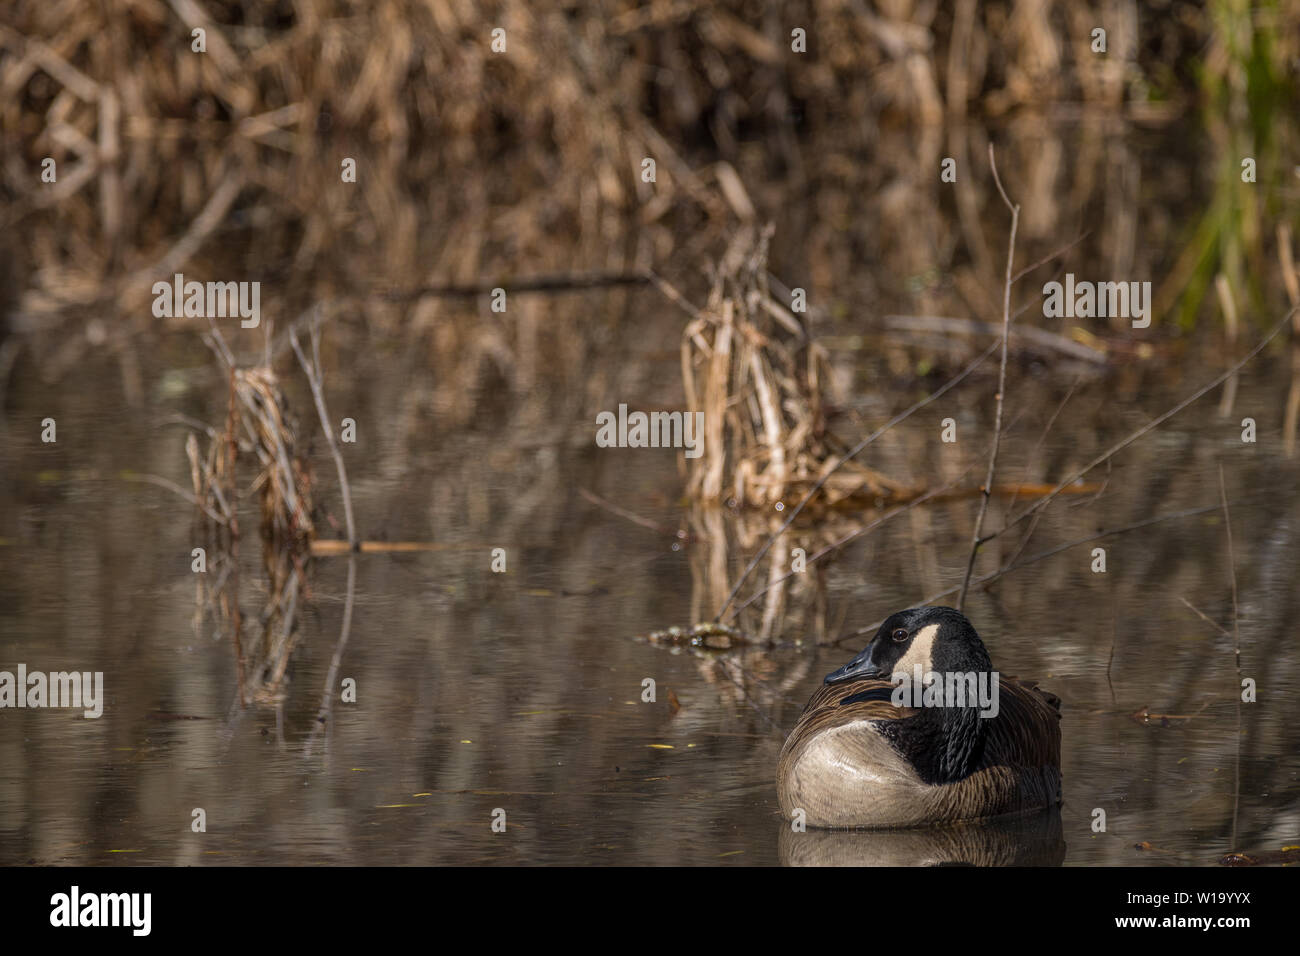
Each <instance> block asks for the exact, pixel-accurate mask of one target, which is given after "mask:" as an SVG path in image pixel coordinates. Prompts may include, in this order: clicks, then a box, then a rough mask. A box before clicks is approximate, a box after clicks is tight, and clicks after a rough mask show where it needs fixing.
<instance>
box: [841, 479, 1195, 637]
mask: <svg viewBox="0 0 1300 956" xmlns="http://www.w3.org/2000/svg"><path fill="white" fill-rule="evenodd" d="M1218 509H1219V506H1218V505H1208V506H1206V507H1201V508H1188V509H1185V510H1183V511H1175V512H1172V513H1170V514H1166V515H1156V516H1155V517H1154V518H1147V519H1145V520H1143V521H1137V522H1134V523H1133V524H1129V525H1124V526H1123V527H1121V528H1107V529H1106V530H1104V531H1098V532H1095V533H1094V534H1090V535H1088V536H1087V537H1086V538H1076V539H1075V540H1073V541H1067V542H1066V543H1065V544H1060V545H1057V546H1056V547H1054V548H1049V549H1047V550H1046V551H1039V552H1038V553H1037V554H1032V555H1030V556H1029V557H1027V558H1024V559H1023V560H1020V561H1017V562H1016V563H1014V564H1008V565H1005V566H1003V567H1001V568H999V569H998V570H996V571H990V572H989V573H988V574H985V575H982V576H981V577H978V578H976V579H975V580H974V581H972V582H971V584H973V585H975V586H976V587H983V586H985V585H989V584H992V583H993V582H994V581H997V580H998V579H1000V578H1002V577H1005V576H1006V575H1008V574H1010V573H1011V572H1012V571H1017V570H1019V569H1020V568H1024V567H1028V566H1029V565H1031V564H1037V563H1038V562H1039V561H1045V560H1047V559H1048V558H1050V557H1054V556H1055V555H1058V554H1060V553H1061V552H1062V551H1068V550H1070V549H1071V548H1077V547H1078V546H1079V545H1081V544H1089V543H1090V542H1093V541H1097V540H1098V539H1100V538H1108V537H1110V536H1111V535H1116V534H1128V533H1129V532H1130V531H1140V530H1142V529H1143V528H1149V527H1150V526H1151V525H1154V524H1161V523H1162V522H1165V521H1175V520H1177V519H1179V518H1191V517H1194V516H1196V515H1203V514H1208V513H1209V512H1211V511H1217V510H1218ZM957 591H958V587H957V586H956V585H954V586H953V587H950V588H946V589H945V590H943V591H939V592H937V593H935V594H931V595H930V596H929V597H926V598H924V599H922V600H921V601H918V602H917V603H916V604H915V605H913V606H914V607H923V606H925V605H927V604H933V603H934V602H935V601H937V600H939V599H940V598H945V597H947V596H948V595H950V594H956V593H957ZM884 622H885V619H884V618H881V619H880V620H879V621H876V622H875V623H874V624H869V625H867V626H866V627H860V628H858V629H857V630H854V631H850V632H849V633H848V634H844V635H842V636H840V637H838V638H836V639H835V640H834V641H832V642H831V643H832V644H842V643H843V642H844V641H846V640H848V639H849V638H852V637H861V636H862V635H863V634H869V633H872V632H874V631H875V630H876V629H877V628H879V627H880V625H881V624H883V623H884Z"/></svg>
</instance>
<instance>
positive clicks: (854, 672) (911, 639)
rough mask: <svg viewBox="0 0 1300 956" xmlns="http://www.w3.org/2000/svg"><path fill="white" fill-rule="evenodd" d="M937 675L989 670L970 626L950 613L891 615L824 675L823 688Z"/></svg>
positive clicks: (914, 610) (937, 609)
mask: <svg viewBox="0 0 1300 956" xmlns="http://www.w3.org/2000/svg"><path fill="white" fill-rule="evenodd" d="M918 664H919V665H920V667H921V671H922V673H929V672H930V671H936V672H939V673H945V672H961V673H967V672H974V673H988V672H990V671H992V669H993V664H992V662H991V661H990V660H989V652H988V651H987V650H985V648H984V642H983V641H981V640H980V636H979V634H977V633H976V632H975V628H974V627H973V626H971V622H970V621H968V620H966V618H965V616H964V615H963V614H962V613H961V612H960V611H957V610H954V609H953V608H950V607H914V608H908V609H907V610H906V611H899V612H898V613H897V614H891V615H890V616H889V617H887V618H886V619H885V622H884V623H883V624H881V625H880V630H878V631H876V636H875V637H873V638H872V639H871V643H870V644H868V645H867V646H866V648H865V649H864V650H863V651H862V653H860V654H858V655H857V656H856V657H854V658H853V660H851V661H849V662H848V663H847V664H845V665H844V666H843V667H841V668H839V669H838V670H834V671H831V673H829V674H827V675H826V683H827V684H842V683H845V682H846V681H851V680H863V679H865V678H878V679H881V680H889V679H890V678H891V677H892V676H893V675H894V674H897V673H905V674H907V675H908V677H911V676H912V674H913V672H914V669H915V667H916V665H918Z"/></svg>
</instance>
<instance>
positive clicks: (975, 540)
mask: <svg viewBox="0 0 1300 956" xmlns="http://www.w3.org/2000/svg"><path fill="white" fill-rule="evenodd" d="M989 167H990V168H991V169H992V170H993V181H994V182H995V183H997V187H998V192H999V193H1001V194H1002V201H1003V202H1004V203H1006V204H1007V208H1008V209H1010V210H1011V234H1010V237H1009V238H1008V239H1007V278H1006V282H1005V283H1004V284H1003V287H1002V361H1001V363H1000V364H999V366H998V394H997V411H996V412H995V413H994V416H993V447H992V448H991V449H989V470H988V476H987V477H986V478H985V479H984V494H983V496H982V497H981V498H980V510H979V514H978V515H977V516H976V518H975V530H974V531H973V532H972V533H971V538H970V557H969V558H968V559H967V560H966V576H965V577H964V578H962V582H961V592H960V593H959V594H958V595H957V610H959V611H960V610H961V609H962V607H963V606H964V605H965V603H966V589H967V588H969V587H970V576H971V574H972V573H973V572H974V570H975V556H976V555H977V554H979V550H980V532H981V531H982V530H983V529H984V515H985V514H986V513H987V512H988V510H989V497H990V496H991V495H992V494H993V476H994V474H995V473H996V472H997V468H998V448H999V447H1000V446H1001V444H1002V408H1003V405H1004V404H1005V401H1004V400H1005V398H1006V390H1007V341H1008V339H1010V338H1011V282H1012V279H1011V265H1012V261H1013V260H1014V259H1015V255H1016V228H1017V227H1018V226H1019V225H1020V206H1019V205H1018V204H1015V203H1012V202H1011V200H1010V199H1009V198H1008V197H1007V191H1006V190H1005V189H1003V188H1002V179H1001V178H1000V177H999V176H998V164H997V161H996V160H995V159H994V158H993V144H992V143H989Z"/></svg>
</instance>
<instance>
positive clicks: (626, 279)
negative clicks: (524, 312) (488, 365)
mask: <svg viewBox="0 0 1300 956" xmlns="http://www.w3.org/2000/svg"><path fill="white" fill-rule="evenodd" d="M649 281H651V280H650V275H649V274H648V273H645V272H592V273H566V274H563V275H550V276H531V277H529V278H526V279H486V280H483V281H481V282H469V283H463V284H456V283H448V284H444V285H426V286H421V287H420V288H418V289H405V290H399V289H389V290H387V291H384V292H380V293H377V295H378V297H379V298H382V299H384V300H385V301H388V302H413V301H416V300H417V299H431V298H441V299H452V298H473V297H474V296H479V295H488V294H489V293H491V292H492V290H494V289H505V290H506V291H507V292H511V293H515V294H518V293H523V292H581V291H583V290H585V289H604V288H608V287H610V286H622V285H644V284H645V283H647V282H649Z"/></svg>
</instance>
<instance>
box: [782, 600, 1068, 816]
mask: <svg viewBox="0 0 1300 956" xmlns="http://www.w3.org/2000/svg"><path fill="white" fill-rule="evenodd" d="M931 674H934V675H938V677H939V678H941V680H940V681H935V682H934V683H930V677H929V676H927V677H925V682H926V683H927V684H928V686H927V687H926V688H925V690H924V694H922V693H921V692H920V689H918V692H917V693H916V694H915V696H913V697H909V696H904V695H905V694H907V692H909V691H910V690H911V686H912V681H913V680H914V678H915V677H916V676H919V675H931ZM963 677H964V678H965V679H964V680H963V679H961V678H963ZM977 689H978V691H979V692H976V690H977ZM981 692H982V693H983V701H981ZM990 698H991V701H990ZM990 703H991V706H990ZM1060 720H1061V714H1060V700H1059V699H1058V698H1057V697H1055V696H1053V695H1051V694H1047V693H1045V692H1043V691H1040V690H1038V688H1037V687H1034V686H1033V685H1031V684H1024V683H1020V682H1018V681H1014V680H1011V679H1009V678H1000V677H999V676H998V675H997V674H996V672H995V671H993V665H992V662H991V661H990V660H989V655H988V651H986V650H985V649H984V644H983V642H982V641H981V640H980V638H979V635H978V634H977V633H975V628H974V627H972V626H971V623H970V621H968V620H966V618H965V617H963V616H962V614H961V613H960V612H958V611H956V610H954V609H952V608H950V607H919V608H910V609H908V610H906V611H899V612H898V613H897V614H893V615H891V616H890V617H889V618H888V619H887V620H886V621H885V623H884V624H882V625H881V626H880V630H879V631H877V632H876V636H875V637H874V638H873V639H872V641H871V643H870V644H868V645H867V647H866V649H865V650H864V651H863V652H862V653H861V654H859V655H858V656H857V657H855V658H853V660H851V661H849V663H847V664H845V665H844V666H843V667H841V668H840V669H839V670H837V671H834V672H832V673H830V674H828V675H827V676H826V680H825V683H824V684H823V686H822V687H821V688H819V689H818V691H817V693H815V694H813V696H812V699H811V700H810V701H808V706H807V707H806V708H804V712H803V716H802V717H800V719H799V723H798V724H797V725H796V726H795V728H794V730H793V731H791V733H790V736H789V737H787V738H786V741H785V746H784V747H782V748H781V757H780V760H779V761H778V764H777V793H778V796H779V799H780V802H781V810H782V812H783V813H784V814H785V816H786V818H787V819H792V818H793V814H794V812H795V811H796V810H803V811H804V814H805V816H804V818H803V820H804V823H805V824H806V825H808V826H813V827H914V826H926V825H929V824H939V823H953V822H956V821H959V820H978V819H983V818H985V817H994V816H999V815H1001V814H1004V813H1017V812H1023V811H1027V810H1037V809H1041V808H1043V807H1048V806H1052V805H1055V804H1059V803H1060V802H1061V771H1060V764H1061V728H1060Z"/></svg>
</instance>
